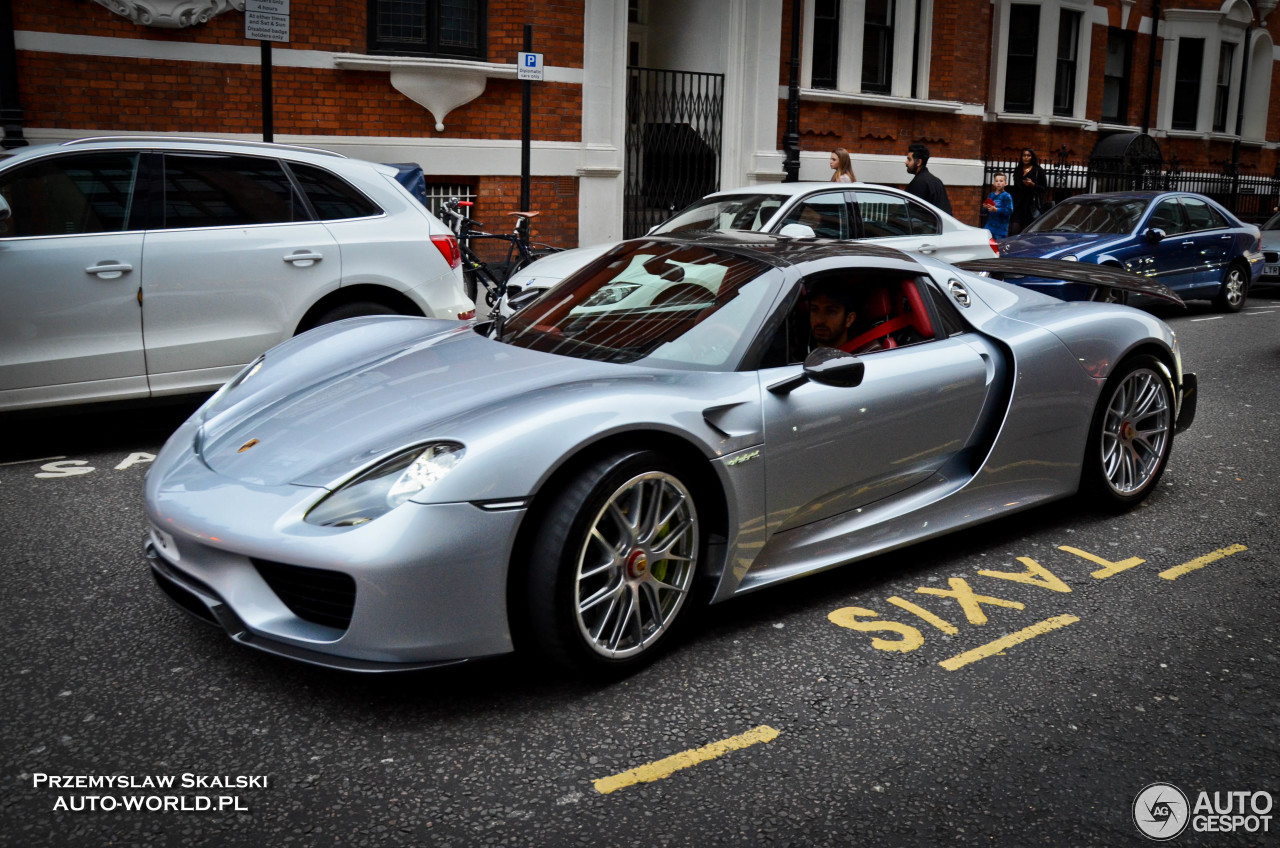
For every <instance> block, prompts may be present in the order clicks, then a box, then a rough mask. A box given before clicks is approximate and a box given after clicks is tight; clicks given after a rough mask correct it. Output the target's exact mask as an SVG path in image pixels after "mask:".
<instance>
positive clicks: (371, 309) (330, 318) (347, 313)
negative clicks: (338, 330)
mask: <svg viewBox="0 0 1280 848" xmlns="http://www.w3.org/2000/svg"><path fill="white" fill-rule="evenodd" d="M400 314H401V313H400V312H397V311H396V310H394V309H392V308H391V307H390V306H387V305H386V304H382V303H375V302H374V301H371V300H357V301H355V302H353V303H344V304H342V305H341V306H335V307H333V308H332V309H330V310H329V311H327V312H324V313H322V314H321V315H320V317H319V318H317V319H316V322H315V324H314V326H316V327H319V326H320V325H321V324H332V323H333V322H334V321H342V320H344V319H346V318H362V317H364V316H366V315H400Z"/></svg>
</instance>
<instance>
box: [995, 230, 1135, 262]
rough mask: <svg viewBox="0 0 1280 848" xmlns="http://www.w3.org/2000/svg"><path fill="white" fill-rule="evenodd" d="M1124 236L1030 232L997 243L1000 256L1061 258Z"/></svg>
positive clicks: (1115, 240)
mask: <svg viewBox="0 0 1280 848" xmlns="http://www.w3.org/2000/svg"><path fill="white" fill-rule="evenodd" d="M1126 238H1127V236H1118V235H1098V234H1096V233H1032V234H1031V235H1021V236H1017V237H1015V238H1007V239H1000V240H999V244H1000V255H1001V256H1010V257H1040V258H1044V259H1061V258H1062V257H1063V256H1065V255H1067V254H1071V255H1078V254H1080V253H1083V252H1085V251H1090V250H1093V249H1094V248H1096V247H1101V246H1102V245H1103V244H1104V243H1111V242H1117V241H1123V240H1124V239H1126Z"/></svg>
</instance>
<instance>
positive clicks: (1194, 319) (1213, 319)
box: [1191, 315, 1222, 321]
mask: <svg viewBox="0 0 1280 848" xmlns="http://www.w3.org/2000/svg"><path fill="white" fill-rule="evenodd" d="M1191 320H1192V321H1220V320H1222V316H1221V315H1210V316H1209V317H1208V318H1192V319H1191Z"/></svg>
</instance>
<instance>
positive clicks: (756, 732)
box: [595, 724, 778, 795]
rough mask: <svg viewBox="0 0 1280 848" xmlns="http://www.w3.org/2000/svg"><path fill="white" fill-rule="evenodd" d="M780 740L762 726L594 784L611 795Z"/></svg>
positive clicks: (767, 728)
mask: <svg viewBox="0 0 1280 848" xmlns="http://www.w3.org/2000/svg"><path fill="white" fill-rule="evenodd" d="M777 738H778V731H776V730H774V729H773V728H772V727H770V726H769V725H767V724H762V725H760V726H759V727H757V728H754V729H752V730H748V731H747V732H746V733H740V734H738V735H737V736H730V737H729V738H728V739H722V740H720V741H719V742H712V743H711V744H710V745H704V746H702V747H701V748H693V749H691V750H688V751H682V752H681V753H679V754H672V755H671V756H670V757H666V758H664V759H661V760H658V761H656V762H652V763H647V764H645V765H642V766H639V767H637V768H633V769H631V770H630V771H624V772H622V773H621V774H614V775H610V776H609V777H602V778H600V779H599V780H597V781H595V787H596V791H597V792H599V793H600V794H602V795H608V794H609V793H610V792H616V791H617V790H619V789H623V788H625V787H627V786H633V785H635V784H637V783H652V782H653V781H655V780H662V779H663V778H666V777H670V776H671V775H673V774H675V773H676V772H678V771H680V769H686V768H689V767H690V766H696V765H698V763H705V762H706V761H707V760H714V759H715V758H716V757H719V756H721V755H723V754H727V753H729V752H730V751H736V750H739V749H741V748H748V747H750V746H752V745H755V744H757V743H760V742H772V741H773V740H774V739H777Z"/></svg>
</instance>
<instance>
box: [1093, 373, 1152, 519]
mask: <svg viewBox="0 0 1280 848" xmlns="http://www.w3.org/2000/svg"><path fill="white" fill-rule="evenodd" d="M1173 403H1174V394H1173V383H1172V382H1171V381H1170V379H1169V378H1168V377H1167V376H1166V375H1165V370H1164V368H1163V366H1162V365H1161V363H1160V361H1159V360H1157V359H1156V358H1155V357H1153V356H1146V355H1142V356H1135V357H1133V358H1131V359H1128V360H1126V361H1124V362H1123V363H1121V365H1120V367H1119V368H1117V369H1116V371H1115V373H1113V374H1112V375H1111V377H1110V378H1109V379H1108V380H1107V383H1106V385H1105V386H1104V387H1103V389H1102V396H1101V398H1100V399H1099V401H1098V407H1097V409H1096V411H1095V412H1094V415H1093V422H1092V424H1091V425H1090V430H1089V443H1088V447H1087V448H1086V450H1085V463H1084V481H1083V482H1084V486H1083V487H1082V490H1083V492H1084V494H1085V495H1086V496H1087V497H1089V498H1090V499H1091V500H1092V501H1093V502H1094V503H1095V504H1097V505H1099V506H1102V507H1104V508H1109V509H1113V510H1122V509H1127V508H1129V507H1132V506H1135V505H1136V504H1138V503H1139V502H1141V501H1142V500H1143V499H1144V498H1146V497H1147V495H1149V494H1151V492H1152V491H1154V490H1155V488H1156V485H1157V484H1158V483H1159V482H1160V477H1161V476H1162V475H1163V474H1164V469H1165V466H1166V465H1167V464H1168V462H1169V451H1170V450H1171V448H1172V447H1173V425H1174V420H1173Z"/></svg>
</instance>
